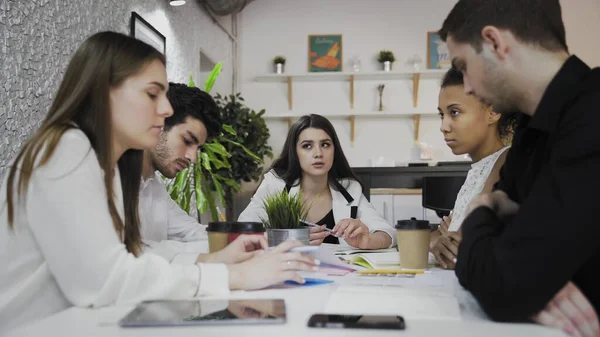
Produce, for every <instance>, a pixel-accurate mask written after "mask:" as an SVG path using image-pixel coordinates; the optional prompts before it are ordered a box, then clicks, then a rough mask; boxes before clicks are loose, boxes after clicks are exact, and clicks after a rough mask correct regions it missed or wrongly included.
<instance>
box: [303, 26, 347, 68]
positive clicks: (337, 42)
mask: <svg viewBox="0 0 600 337" xmlns="http://www.w3.org/2000/svg"><path fill="white" fill-rule="evenodd" d="M342 47H343V46H342V35H341V34H340V35H309V36H308V71H309V72H328V71H342V69H343V62H342Z"/></svg>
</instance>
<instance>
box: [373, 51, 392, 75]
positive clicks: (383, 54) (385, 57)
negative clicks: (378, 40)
mask: <svg viewBox="0 0 600 337" xmlns="http://www.w3.org/2000/svg"><path fill="white" fill-rule="evenodd" d="M377 61H378V62H379V63H381V64H382V65H383V71H388V72H389V71H391V70H392V63H394V62H395V61H396V56H394V53H393V52H391V51H389V50H382V51H380V52H379V55H378V56H377Z"/></svg>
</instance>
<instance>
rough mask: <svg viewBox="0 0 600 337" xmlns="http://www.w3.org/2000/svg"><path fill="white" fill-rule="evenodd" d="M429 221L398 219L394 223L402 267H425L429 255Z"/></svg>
mask: <svg viewBox="0 0 600 337" xmlns="http://www.w3.org/2000/svg"><path fill="white" fill-rule="evenodd" d="M430 232H431V230H430V227H429V221H427V220H417V219H415V218H411V219H410V220H399V221H398V223H397V224H396V237H397V238H398V252H399V254H400V266H401V267H402V268H403V269H425V268H427V261H428V256H429V234H430Z"/></svg>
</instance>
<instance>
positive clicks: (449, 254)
mask: <svg viewBox="0 0 600 337" xmlns="http://www.w3.org/2000/svg"><path fill="white" fill-rule="evenodd" d="M461 241H462V235H461V234H460V233H459V232H448V233H447V234H446V235H440V236H439V237H437V238H436V239H435V242H434V243H433V245H432V246H433V247H432V248H431V253H433V255H434V256H435V259H436V260H437V261H438V262H439V263H440V265H441V266H442V267H443V268H444V269H454V267H455V266H456V257H457V256H458V246H459V245H460V242H461Z"/></svg>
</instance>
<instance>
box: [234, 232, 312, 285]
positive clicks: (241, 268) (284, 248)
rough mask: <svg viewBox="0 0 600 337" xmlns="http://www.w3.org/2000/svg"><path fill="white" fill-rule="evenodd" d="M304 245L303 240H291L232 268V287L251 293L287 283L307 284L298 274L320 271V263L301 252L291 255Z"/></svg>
mask: <svg viewBox="0 0 600 337" xmlns="http://www.w3.org/2000/svg"><path fill="white" fill-rule="evenodd" d="M300 246H303V243H302V242H300V241H292V240H288V241H285V242H283V243H281V244H280V245H279V246H277V247H275V248H273V249H272V250H270V251H264V253H262V254H257V255H256V256H255V257H254V258H252V259H250V260H248V261H245V262H242V263H238V264H234V265H230V266H229V288H230V289H232V290H234V289H242V290H252V289H261V288H265V287H268V286H270V285H273V284H279V283H282V282H284V281H288V280H290V281H295V282H298V283H304V279H303V278H302V277H301V276H300V275H298V273H296V271H317V270H318V267H317V266H318V265H319V264H320V262H319V261H317V260H315V259H314V258H313V257H311V256H309V255H305V254H302V253H299V252H289V250H290V249H292V248H294V247H300Z"/></svg>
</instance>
